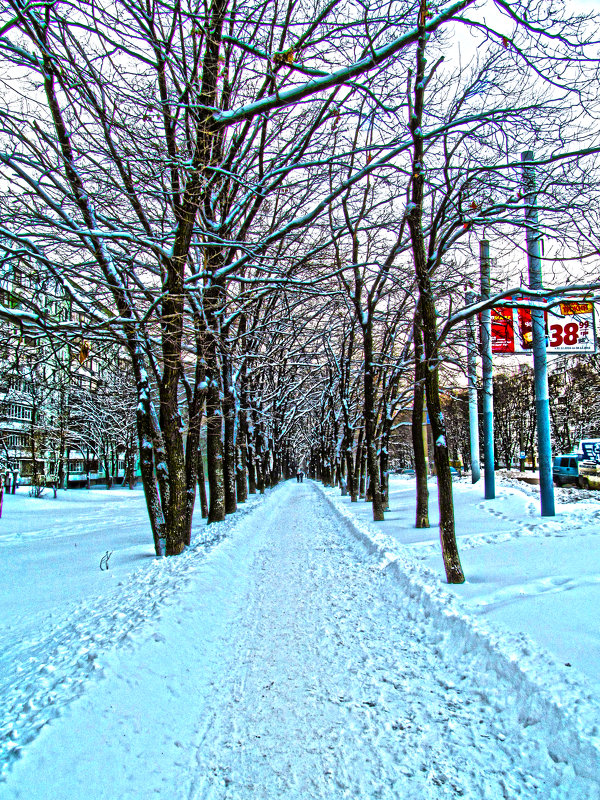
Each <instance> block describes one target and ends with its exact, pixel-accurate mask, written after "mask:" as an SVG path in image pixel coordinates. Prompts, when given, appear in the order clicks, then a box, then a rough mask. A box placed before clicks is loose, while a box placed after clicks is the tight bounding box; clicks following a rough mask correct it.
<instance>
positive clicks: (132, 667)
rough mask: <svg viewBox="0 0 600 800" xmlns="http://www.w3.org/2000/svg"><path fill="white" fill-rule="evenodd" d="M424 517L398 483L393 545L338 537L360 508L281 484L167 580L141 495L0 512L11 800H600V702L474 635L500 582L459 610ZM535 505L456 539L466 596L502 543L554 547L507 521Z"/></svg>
mask: <svg viewBox="0 0 600 800" xmlns="http://www.w3.org/2000/svg"><path fill="white" fill-rule="evenodd" d="M457 490H458V491H457V498H458V497H462V494H463V488H462V486H457ZM472 491H473V490H472V489H471V488H470V487H469V486H466V485H465V487H464V494H465V508H467V507H468V504H467V498H466V496H467V495H468V492H472ZM507 491H508V490H507ZM108 495H110V497H109V496H108ZM409 495H410V489H409V487H408V484H406V486H405V485H404V484H403V483H401V482H399V483H398V484H397V486H396V493H395V495H394V496H393V497H392V509H393V511H392V512H391V514H389V515H388V516H389V517H390V520H389V524H388V523H384V526H385V530H384V533H385V537H384V536H383V534H382V533H381V530H379V529H378V528H377V527H376V526H373V524H372V523H370V524H369V523H368V522H366V521H361V520H359V521H358V524H354V523H349V522H347V521H344V519H345V517H347V516H348V515H353V514H354V512H355V511H358V512H359V514H361V513H363V512H364V510H365V509H366V504H364V503H363V504H354V505H353V506H352V508H351V507H350V504H349V503H346V502H345V500H346V499H345V498H338V497H337V496H336V498H335V500H334V502H335V503H336V505H339V506H340V510H339V511H336V510H334V508H333V507H332V506H331V505H330V503H329V501H328V499H327V498H326V497H325V496H324V493H323V492H322V490H321V489H320V488H319V487H318V486H317V485H315V484H312V483H310V482H307V483H304V484H300V485H299V484H296V483H295V482H288V483H286V484H283V485H281V486H279V487H277V488H276V489H275V490H273V491H272V492H270V493H268V494H267V496H266V497H265V498H256V499H254V500H253V501H252V502H251V503H249V504H248V505H247V506H246V508H245V509H244V510H243V512H242V513H240V514H238V515H235V516H234V517H232V518H229V519H228V520H227V521H226V522H225V523H222V524H220V525H216V526H210V528H206V527H205V526H204V525H200V523H199V524H198V527H197V531H196V535H195V540H194V541H195V544H194V546H193V547H192V548H190V550H189V551H188V552H186V553H185V554H184V555H183V556H181V557H179V558H177V559H168V560H167V559H164V560H156V559H154V558H151V557H149V555H151V546H150V545H149V534H148V531H147V524H146V523H145V521H144V518H143V513H142V512H143V508H142V505H141V502H140V500H141V497H140V495H139V493H138V494H136V493H133V494H129V493H127V492H123V493H121V494H118V493H117V492H114V494H111V493H108V492H90V493H85V492H71V493H69V495H68V497H67V498H65V497H64V495H61V499H60V501H57V502H65V503H67V504H69V507H68V511H69V513H68V515H66V516H64V517H62V522H61V515H60V514H59V513H58V511H59V509H58V507H57V506H53V505H52V500H51V499H48V500H42V501H35V500H29V498H26V497H24V496H23V497H16V498H8V504H7V505H6V506H5V510H4V516H3V518H2V520H0V548H1V552H2V562H3V569H4V570H5V575H4V581H3V587H4V589H5V592H4V593H6V594H7V595H9V594H14V595H15V596H14V597H12V598H10V597H9V598H8V599H7V598H4V597H3V598H1V600H2V603H3V604H5V605H2V610H3V612H4V614H6V615H7V616H8V619H7V618H6V617H5V620H6V624H5V625H4V627H3V628H2V653H1V654H0V675H1V676H2V677H1V678H0V682H1V686H0V688H1V695H0V707H1V719H2V721H3V722H2V725H3V727H2V734H3V744H2V749H1V751H0V752H1V754H2V761H3V765H4V773H3V777H4V782H3V783H0V797H1V798H6V799H7V800H9V799H12V798H28V800H31V798H35V799H38V798H39V799H40V800H42V798H52V799H53V800H62V799H63V798H64V800H67V799H68V800H78V799H79V798H84V797H85V798H86V799H87V800H90V799H91V800H101V799H102V798H107V800H108V798H110V799H111V800H113V799H114V798H136V799H137V798H149V797H157V798H165V800H167V799H168V800H173V798H186V799H187V800H200V798H202V799H204V798H206V800H208V799H209V798H211V799H214V800H225V798H231V800H233V799H234V798H235V799H236V800H245V799H246V798H253V799H254V798H259V799H260V800H276V799H277V800H279V798H286V800H287V798H290V800H304V798H323V799H324V798H327V800H337V799H338V798H353V800H354V799H356V798H390V800H391V799H392V798H394V800H397V799H398V798H405V797H406V798H408V797H414V798H419V800H421V798H422V799H423V800H428V799H429V798H431V799H432V800H438V798H440V800H441V799H443V798H457V797H461V798H471V800H483V799H485V798H490V800H496V799H497V798H511V800H512V798H517V797H519V798H536V799H537V798H540V797H544V798H555V800H558V799H559V798H565V800H566V799H567V798H568V799H569V800H594V799H596V800H597V799H598V798H600V783H599V781H600V749H599V748H600V731H599V730H598V728H597V727H596V725H597V724H598V720H599V719H600V715H599V713H598V712H599V706H598V705H597V704H596V700H595V692H592V690H591V689H590V687H589V686H586V684H585V683H584V682H580V680H579V679H578V677H577V676H576V675H575V672H574V671H570V670H569V669H568V668H566V667H561V666H560V665H559V663H558V662H556V661H553V660H552V659H551V658H548V657H546V656H545V654H544V653H543V651H541V650H539V649H538V648H537V645H535V644H534V643H531V642H529V640H527V639H526V638H524V637H523V636H522V635H520V634H512V635H511V634H508V633H502V632H499V631H498V630H497V629H496V628H493V627H487V622H486V624H485V625H483V624H482V623H481V621H479V620H476V619H474V618H473V617H472V616H470V615H468V614H465V613H463V608H464V604H465V603H470V604H471V605H472V608H473V609H476V601H477V598H479V600H481V599H482V598H484V597H490V596H491V594H493V592H490V590H489V589H486V590H485V591H483V590H482V591H481V592H480V593H479V594H477V592H478V588H480V587H481V584H482V582H483V583H486V584H487V583H488V581H486V580H484V581H481V580H480V581H479V582H477V581H473V580H471V582H470V583H468V584H467V585H466V587H464V589H463V590H462V591H463V593H464V595H465V596H464V597H463V598H462V599H461V598H460V597H459V598H453V597H450V596H449V590H448V589H447V588H446V587H445V586H444V585H443V584H442V583H441V582H440V581H439V579H438V577H436V575H435V573H434V572H432V571H431V569H430V567H434V570H435V571H437V572H438V573H439V565H438V563H437V561H436V556H435V555H434V548H433V546H432V545H431V544H430V543H427V542H426V541H424V539H423V537H422V532H416V531H414V529H413V530H412V543H408V542H407V543H408V544H410V547H407V546H405V545H403V544H401V542H400V541H399V539H401V538H402V531H403V530H406V531H409V530H410V524H405V523H404V522H403V521H402V519H403V515H404V516H406V514H408V513H409V512H410V514H411V515H412V513H413V511H412V509H411V508H410V507H409V503H408V500H409ZM531 500H532V496H531V495H527V494H524V493H522V492H521V493H520V494H519V496H518V497H517V496H516V495H515V496H514V497H513V496H512V495H510V499H509V501H507V502H505V503H504V505H502V504H501V503H502V501H501V500H500V501H495V502H496V503H498V502H500V505H498V506H497V507H496V508H495V509H494V510H496V511H497V514H498V515H499V514H502V515H504V517H502V516H497V515H493V514H492V515H490V514H489V513H488V511H487V510H486V509H484V508H481V507H480V506H481V503H479V505H478V504H477V503H475V504H474V506H473V509H472V514H473V517H475V516H476V515H479V516H480V517H481V519H486V520H488V521H489V522H490V524H489V525H488V526H487V527H486V528H485V529H484V528H481V527H474V528H473V529H472V530H471V532H470V534H469V535H468V536H467V535H466V536H465V537H464V539H463V542H462V545H463V562H464V564H465V568H466V570H467V574H469V570H470V569H471V570H472V573H471V574H472V575H475V574H476V570H474V569H472V567H473V564H474V563H475V562H471V563H470V564H469V561H468V558H470V556H469V555H468V554H469V553H473V554H474V553H476V552H477V551H478V550H479V551H482V552H483V550H482V548H483V549H485V548H488V549H490V555H493V554H494V552H495V551H494V550H493V547H494V546H496V545H493V544H492V543H491V542H492V541H496V542H498V544H497V546H498V547H499V546H500V545H499V540H501V539H502V538H504V537H505V534H506V537H505V538H506V542H505V543H506V544H508V545H511V546H512V545H514V544H518V543H519V542H521V541H524V542H533V541H534V540H536V541H548V540H549V539H550V540H552V541H554V539H557V537H555V536H550V537H546V536H545V535H544V536H543V537H539V536H536V535H535V533H534V531H533V529H531V530H530V529H527V528H526V527H525V526H521V527H517V526H515V524H514V520H511V518H510V517H511V514H509V513H507V508H508V507H509V506H510V508H513V505H514V506H515V507H517V506H518V504H519V503H521V504H522V508H523V509H524V510H525V511H527V509H530V506H529V505H528V503H530V502H531ZM11 503H12V507H11ZM404 503H406V505H405V506H404V505H403V504H404ZM78 504H80V505H78ZM457 505H458V503H457ZM401 506H402V508H401ZM596 508H598V506H597V507H596ZM18 509H20V510H19V511H18V513H17V510H18ZM31 509H35V510H34V512H33V514H32V512H31ZM402 509H404V510H402ZM19 515H20V519H21V523H20V524H21V528H20V530H19V529H18V523H17V517H18V516H19ZM395 515H396V516H395ZM32 517H33V519H32ZM394 517H395V519H392V518H394ZM505 517H508V519H505ZM578 519H579V520H580V521H581V522H582V523H583V521H584V520H583V516H582V514H581V513H580V516H579V517H578ZM28 520H29V521H28ZM527 522H528V523H529V524H530V525H534V524H536V525H537V523H535V522H534V518H533V514H530V515H529V517H528V518H527ZM97 523H99V524H97ZM543 524H544V525H547V524H549V523H547V522H544V523H543ZM127 526H130V527H129V528H127ZM34 527H35V528H37V530H39V531H40V532H41V533H40V534H39V535H36V536H34V535H28V534H31V533H32V531H33V528H34ZM582 530H583V528H580V529H579V531H580V532H581V531H582ZM515 532H516V533H517V535H516V536H515ZM390 533H392V534H393V535H392V536H391V537H390V536H388V534H390ZM417 534H418V536H417ZM431 534H432V535H435V530H434V529H432V531H431ZM585 535H587V534H585ZM476 536H480V537H483V539H484V540H486V541H485V543H484V542H483V541H482V542H481V543H480V544H479V545H477V546H475V545H476V539H475V537H476ZM577 536H580V533H577ZM589 536H590V537H591V534H589ZM419 537H420V542H421V543H419ZM469 537H470V538H469ZM408 538H411V537H410V536H409V537H408ZM580 538H584V535H583V534H582V535H581V537H580ZM557 540H558V539H557ZM69 542H71V543H72V545H73V551H74V550H75V544H77V550H78V556H77V558H79V559H80V561H79V564H78V565H73V567H72V568H71V567H70V566H68V562H69V555H71V556H72V555H73V552H72V551H71V550H69V545H68V543H69ZM80 548H81V550H80ZM106 550H114V554H113V556H112V558H111V562H110V564H111V569H112V572H110V574H111V575H112V574H114V576H115V577H114V578H112V577H108V576H107V574H106V573H100V571H99V568H98V563H99V559H100V557H101V556H102V554H103V553H104V552H105V551H106ZM44 551H46V556H47V558H46V557H45V556H44ZM81 553H85V554H87V555H83V556H81ZM515 558H516V556H515ZM488 567H489V565H488ZM488 567H484V566H482V567H481V569H480V570H479V573H477V574H479V575H483V572H484V570H485V569H487V568H488ZM61 569H62V571H61ZM96 573H97V574H96ZM13 579H14V581H15V582H14V583H12V584H11V582H10V581H11V580H13ZM7 581H8V583H7ZM102 581H103V582H102ZM509 583H510V582H509V581H508V580H507V579H503V580H502V586H499V587H498V590H497V591H499V590H500V589H506V588H507V586H508V585H509ZM28 584H36V585H35V586H33V585H29V586H28ZM61 584H62V585H63V586H66V588H63V589H61V588H60V585H61ZM557 585H558V584H557ZM52 587H54V588H52ZM30 589H31V592H32V593H31V595H29V594H28V591H29V590H30ZM470 592H471V594H469V593H470ZM4 593H3V594H4ZM540 594H541V595H544V594H548V593H547V592H546V593H544V592H541V593H540ZM566 594H567V593H566V592H562V595H564V596H566ZM19 596H20V597H21V599H22V606H21V605H20V603H19ZM36 598H37V599H36ZM488 605H490V604H488ZM21 607H22V609H23V614H22V615H21V614H20V608H21ZM549 682H550V686H548V683H549Z"/></svg>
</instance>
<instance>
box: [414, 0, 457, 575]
mask: <svg viewBox="0 0 600 800" xmlns="http://www.w3.org/2000/svg"><path fill="white" fill-rule="evenodd" d="M426 11H427V4H426V0H421V6H420V11H419V23H418V30H419V38H418V42H417V68H416V74H415V89H414V105H413V112H412V114H411V119H410V129H411V134H412V138H413V164H412V179H411V185H412V193H411V203H410V206H409V211H408V213H407V215H406V219H407V222H408V226H409V229H410V236H411V244H412V252H413V262H414V266H415V275H416V278H417V285H418V288H419V306H420V314H421V321H422V331H423V345H424V352H425V370H426V372H425V394H426V397H427V410H428V412H429V422H430V425H431V429H432V432H433V440H434V447H433V449H434V462H435V469H436V475H437V481H438V505H439V511H440V540H441V546H442V556H443V559H444V567H445V570H446V578H447V580H448V583H464V580H465V578H464V575H463V571H462V567H461V564H460V558H459V556H458V546H457V543H456V535H455V531H454V506H453V503H452V475H451V474H450V462H449V460H448V446H447V441H446V430H445V425H444V418H443V416H442V408H441V402H440V392H439V382H438V352H437V322H436V310H435V301H434V296H433V290H432V287H431V274H432V272H433V270H434V269H435V267H436V266H437V261H436V259H437V257H438V256H437V249H436V248H435V247H433V246H432V243H431V242H430V252H431V260H430V259H429V258H428V257H427V252H426V247H425V237H424V234H423V197H424V185H425V166H424V144H423V132H422V127H421V126H422V124H423V108H424V98H425V87H426V84H427V81H426V80H425V66H426V63H427V59H426V58H425V48H426V44H427V38H428V34H427V30H426V28H425V24H426V23H425V20H426Z"/></svg>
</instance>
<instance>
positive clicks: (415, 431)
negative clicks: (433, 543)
mask: <svg viewBox="0 0 600 800" xmlns="http://www.w3.org/2000/svg"><path fill="white" fill-rule="evenodd" d="M414 350H415V386H414V395H413V410H412V422H411V433H412V445H413V452H414V457H415V476H416V483H417V509H416V522H415V527H417V528H428V527H429V489H428V488H427V460H426V458H425V445H424V444H423V411H424V408H425V403H424V399H425V386H424V383H425V371H426V365H425V362H424V361H423V335H422V332H421V320H420V316H419V315H417V317H416V318H415V322H414Z"/></svg>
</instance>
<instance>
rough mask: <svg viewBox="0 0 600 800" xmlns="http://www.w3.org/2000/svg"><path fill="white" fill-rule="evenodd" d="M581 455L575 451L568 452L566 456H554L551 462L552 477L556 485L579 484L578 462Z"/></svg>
mask: <svg viewBox="0 0 600 800" xmlns="http://www.w3.org/2000/svg"><path fill="white" fill-rule="evenodd" d="M580 461H581V456H580V455H578V454H577V453H569V454H568V455H566V456H555V457H554V462H553V464H552V478H553V480H554V483H555V484H556V485H557V486H564V484H565V483H576V484H577V485H579V462H580Z"/></svg>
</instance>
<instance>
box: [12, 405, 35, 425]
mask: <svg viewBox="0 0 600 800" xmlns="http://www.w3.org/2000/svg"><path fill="white" fill-rule="evenodd" d="M6 416H7V417H8V418H9V419H20V420H25V421H29V420H31V408H29V406H23V405H21V404H20V403H9V404H8V407H7V410H6Z"/></svg>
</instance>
